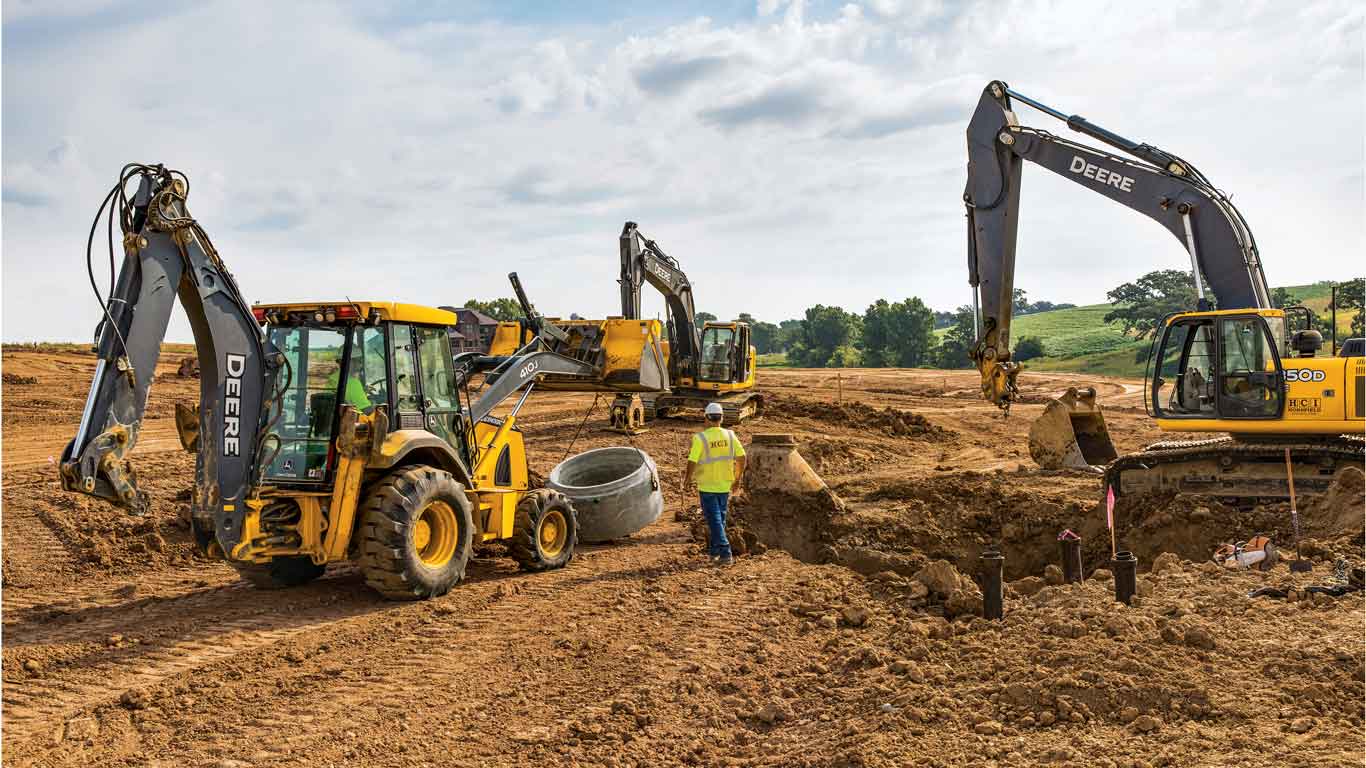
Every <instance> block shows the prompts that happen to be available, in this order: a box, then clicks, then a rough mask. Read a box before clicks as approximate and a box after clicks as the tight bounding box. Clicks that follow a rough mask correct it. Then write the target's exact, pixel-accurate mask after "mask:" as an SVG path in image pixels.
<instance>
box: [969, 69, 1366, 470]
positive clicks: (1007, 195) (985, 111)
mask: <svg viewBox="0 0 1366 768" xmlns="http://www.w3.org/2000/svg"><path fill="white" fill-rule="evenodd" d="M1012 99H1014V100H1017V101H1019V102H1021V103H1023V104H1026V105H1029V106H1030V107H1033V108H1035V109H1038V110H1040V111H1042V112H1044V113H1046V114H1048V115H1051V116H1053V117H1056V118H1058V119H1059V120H1062V121H1064V122H1066V124H1067V126H1068V127H1069V128H1071V129H1072V130H1075V131H1077V132H1079V133H1082V134H1084V135H1087V136H1090V137H1091V138H1093V139H1096V140H1098V141H1101V142H1104V143H1105V144H1108V145H1110V146H1112V147H1115V148H1117V149H1119V150H1120V151H1122V152H1124V153H1126V154H1127V155H1129V157H1128V158H1125V157H1120V156H1117V155H1114V154H1110V153H1108V152H1103V151H1100V150H1097V149H1095V148H1092V147H1089V146H1086V145H1084V144H1079V143H1076V142H1073V141H1069V140H1066V139H1063V138H1060V137H1058V136H1054V135H1053V134H1051V133H1048V132H1047V131H1043V130H1039V129H1036V128H1029V127H1026V126H1022V125H1021V124H1020V122H1019V120H1018V119H1017V118H1016V115H1015V112H1014V109H1013V104H1012ZM967 144H968V182H967V188H966V190H965V192H964V194H963V200H964V202H965V203H966V205H967V219H968V282H969V283H970V284H971V285H972V287H973V302H974V309H975V314H976V320H977V341H976V343H975V344H974V346H973V347H972V349H971V352H970V356H971V357H972V360H973V362H974V363H975V364H976V366H977V369H978V370H979V371H980V372H981V375H982V393H983V395H984V396H985V397H986V398H987V399H988V400H990V401H992V402H993V403H996V404H997V405H998V406H1000V407H1001V408H1002V409H1003V410H1005V411H1007V412H1008V411H1009V408H1010V405H1011V403H1012V402H1013V401H1014V400H1015V398H1016V394H1017V388H1016V377H1017V376H1018V375H1019V373H1020V365H1019V363H1016V362H1014V361H1012V360H1011V358H1010V347H1009V340H1010V320H1011V311H1012V307H1013V300H1012V299H1013V290H1014V275H1015V241H1016V232H1017V228H1018V226H1019V207H1020V176H1021V166H1022V162H1023V161H1024V160H1029V161H1030V162H1033V163H1037V164H1039V165H1041V166H1043V167H1044V168H1047V169H1048V170H1050V171H1053V172H1054V173H1056V174H1058V175H1060V176H1062V177H1064V178H1066V179H1069V180H1071V181H1073V182H1075V183H1077V184H1079V185H1081V186H1083V187H1085V188H1087V189H1089V190H1091V191H1093V192H1097V193H1099V194H1102V195H1104V196H1106V197H1108V198H1110V199H1112V200H1114V201H1116V202H1118V203H1120V204H1122V205H1125V206H1127V207H1128V208H1130V209H1132V210H1134V211H1137V212H1139V213H1141V214H1143V215H1145V216H1148V217H1150V218H1152V219H1154V220H1155V221H1157V222H1158V223H1159V224H1162V225H1163V226H1164V227H1166V228H1167V230H1168V231H1170V232H1171V233H1172V234H1173V235H1174V236H1175V237H1176V238H1177V239H1178V240H1179V241H1181V243H1182V244H1183V245H1184V246H1185V247H1186V250H1187V253H1188V255H1189V257H1190V260H1191V269H1192V279H1193V280H1194V286H1195V292H1196V295H1197V296H1198V306H1197V307H1195V308H1193V309H1192V311H1188V312H1179V313H1176V314H1173V315H1171V316H1169V317H1167V318H1166V320H1165V321H1164V322H1163V324H1162V327H1161V328H1160V329H1159V331H1158V333H1157V334H1156V336H1155V337H1154V339H1153V344H1152V350H1151V354H1150V355H1149V357H1148V370H1147V374H1146V375H1145V380H1146V381H1145V385H1144V402H1145V405H1146V407H1147V410H1148V414H1149V415H1150V416H1152V417H1153V418H1154V419H1155V420H1156V422H1157V426H1158V428H1160V429H1162V430H1164V431H1168V432H1196V433H1228V435H1227V436H1214V435H1211V436H1208V437H1202V438H1200V439H1194V440H1172V441H1165V442H1162V443H1158V444H1156V445H1151V446H1149V447H1148V448H1146V449H1145V450H1143V451H1141V452H1138V453H1135V454H1130V455H1127V456H1117V455H1116V452H1115V449H1114V446H1113V444H1112V443H1111V441H1110V439H1109V434H1108V431H1107V430H1106V428H1105V421H1104V417H1103V416H1102V415H1101V410H1100V407H1099V406H1098V405H1096V403H1095V392H1094V390H1074V391H1069V392H1068V393H1067V394H1066V395H1065V396H1064V397H1063V398H1061V399H1059V400H1056V401H1054V402H1052V403H1050V404H1049V405H1048V407H1047V408H1046V409H1045V413H1044V416H1043V417H1042V418H1041V419H1040V420H1039V421H1038V422H1036V423H1035V424H1034V427H1033V429H1031V431H1030V452H1031V454H1033V456H1034V458H1035V459H1036V460H1037V461H1039V463H1040V464H1041V465H1044V466H1072V467H1087V466H1093V467H1104V472H1105V479H1106V483H1107V484H1108V485H1109V486H1110V487H1112V488H1114V489H1115V491H1116V492H1117V493H1141V492H1148V491H1159V490H1172V491H1189V492H1197V493H1206V494H1211V495H1216V496H1230V497H1281V496H1288V495H1290V478H1289V477H1288V470H1287V464H1288V463H1293V473H1294V487H1295V488H1296V489H1298V490H1299V491H1301V492H1307V493H1318V492H1322V491H1324V490H1326V489H1327V488H1328V486H1329V484H1330V483H1331V482H1332V481H1333V479H1334V478H1335V477H1336V475H1337V473H1338V472H1339V471H1341V470H1342V469H1343V468H1345V467H1348V466H1353V465H1355V466H1358V467H1360V466H1361V465H1362V461H1363V457H1366V452H1363V446H1364V445H1366V441H1364V440H1363V436H1362V433H1363V428H1366V368H1364V366H1366V360H1364V359H1363V358H1359V357H1358V358H1348V357H1335V356H1331V352H1330V353H1329V355H1327V356H1325V355H1320V354H1319V351H1320V348H1321V347H1322V346H1323V335H1322V334H1321V333H1320V332H1319V331H1317V330H1315V329H1314V328H1313V324H1314V317H1313V314H1312V313H1311V312H1310V311H1309V310H1308V309H1306V308H1304V307H1287V308H1276V307H1273V306H1272V303H1271V299H1270V294H1269V291H1268V289H1267V283H1266V277H1265V275H1264V274H1263V272H1262V264H1261V258H1260V256H1259V254H1258V251H1257V245H1256V241H1255V240H1254V238H1253V236H1252V232H1251V230H1250V229H1249V228H1248V225H1247V222H1246V221H1245V220H1244V219H1243V216H1242V214H1241V213H1240V212H1239V211H1238V209H1237V208H1235V207H1234V205H1233V202H1232V200H1230V199H1229V197H1228V196H1227V195H1225V194H1224V193H1223V192H1221V191H1220V190H1219V189H1218V188H1216V187H1215V186H1214V185H1213V184H1212V183H1211V182H1210V181H1209V180H1208V179H1207V178H1206V177H1205V176H1204V174H1202V173H1200V171H1199V170H1197V169H1196V168H1195V167H1194V166H1193V165H1191V164H1190V163H1189V162H1187V161H1185V160H1183V159H1181V158H1180V157H1178V156H1176V155H1174V154H1171V153H1169V152H1166V151H1164V150H1162V149H1159V148H1157V147H1154V146H1152V145H1150V144H1144V143H1139V142H1134V141H1131V140H1129V139H1126V138H1124V137H1122V136H1119V135H1118V134H1115V133H1113V132H1111V131H1108V130H1106V129H1104V128H1102V127H1100V126H1098V125H1096V124H1094V123H1091V122H1090V121H1088V120H1086V119H1085V118H1083V117H1080V116H1077V115H1071V116H1069V115H1066V114H1064V113H1062V112H1060V111H1058V110H1055V109H1053V108H1051V107H1049V106H1047V105H1044V104H1041V103H1040V102H1038V101H1035V100H1033V99H1030V98H1028V97H1026V96H1023V95H1021V94H1020V93H1018V92H1016V91H1014V90H1011V89H1010V88H1009V87H1008V86H1007V85H1006V84H1005V83H1004V82H1001V81H993V82H991V83H989V84H988V85H987V86H986V88H985V89H984V90H983V92H982V96H981V99H980V100H979V102H978V105H977V109H976V111H975V112H974V114H973V116H972V121H971V123H970V124H969V125H968V129H967ZM1207 286H1208V294H1212V296H1210V295H1207V291H1206V287H1207ZM1211 298H1212V299H1213V302H1211V300H1210V299H1211Z"/></svg>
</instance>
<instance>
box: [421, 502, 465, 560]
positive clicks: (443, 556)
mask: <svg viewBox="0 0 1366 768" xmlns="http://www.w3.org/2000/svg"><path fill="white" fill-rule="evenodd" d="M459 533H460V525H459V523H457V522H456V520H455V510H453V509H451V505H449V504H447V503H446V502H444V501H433V502H432V503H430V504H428V505H427V506H425V507H423V508H422V514H420V515H418V518H417V522H415V523H414V524H413V549H415V550H417V558H418V559H419V560H421V561H422V564H423V565H426V566H429V567H432V568H440V567H442V566H444V565H446V564H447V563H449V562H450V561H451V558H453V557H455V544H456V541H457V540H458V538H459Z"/></svg>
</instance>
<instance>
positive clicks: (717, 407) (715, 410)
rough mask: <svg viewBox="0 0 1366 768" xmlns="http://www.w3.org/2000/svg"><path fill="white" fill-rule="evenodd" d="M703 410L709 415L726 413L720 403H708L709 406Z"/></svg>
mask: <svg viewBox="0 0 1366 768" xmlns="http://www.w3.org/2000/svg"><path fill="white" fill-rule="evenodd" d="M703 412H704V413H706V414H707V415H708V416H720V415H722V414H724V413H725V411H724V410H723V409H722V408H721V404H720V403H707V408H706V410H705V411H703Z"/></svg>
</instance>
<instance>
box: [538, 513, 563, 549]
mask: <svg viewBox="0 0 1366 768" xmlns="http://www.w3.org/2000/svg"><path fill="white" fill-rule="evenodd" d="M536 538H537V539H538V540H539V541H540V543H541V554H543V555H545V556H546V557H558V556H559V554H560V553H561V552H563V551H564V546H565V544H566V543H568V542H569V521H568V520H566V519H565V516H564V513H563V512H561V511H560V510H558V509H552V510H550V511H548V512H546V513H545V516H544V517H542V518H541V529H540V531H538V532H537V533H536Z"/></svg>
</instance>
